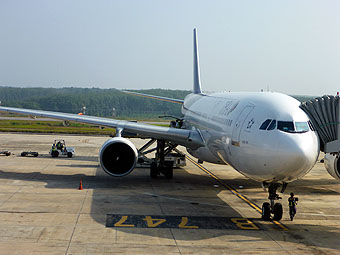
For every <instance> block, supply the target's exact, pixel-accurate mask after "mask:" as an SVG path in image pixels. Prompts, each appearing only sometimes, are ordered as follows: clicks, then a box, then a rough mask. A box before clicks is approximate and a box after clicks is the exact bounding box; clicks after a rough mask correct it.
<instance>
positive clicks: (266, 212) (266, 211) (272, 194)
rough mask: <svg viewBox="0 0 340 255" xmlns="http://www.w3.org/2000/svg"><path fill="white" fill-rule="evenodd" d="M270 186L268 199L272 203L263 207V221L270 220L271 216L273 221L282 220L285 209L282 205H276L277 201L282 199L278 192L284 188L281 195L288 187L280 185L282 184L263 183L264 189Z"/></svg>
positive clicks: (285, 184)
mask: <svg viewBox="0 0 340 255" xmlns="http://www.w3.org/2000/svg"><path fill="white" fill-rule="evenodd" d="M266 186H268V193H269V196H268V199H269V200H270V203H268V202H265V203H263V205H262V219H264V220H270V215H271V214H273V220H281V219H282V214H283V208H282V204H281V203H275V200H279V199H282V198H281V197H280V196H279V195H278V194H276V190H277V189H278V188H279V187H280V186H282V189H281V193H283V192H284V190H285V189H286V187H287V183H284V184H280V183H270V184H268V183H263V187H266Z"/></svg>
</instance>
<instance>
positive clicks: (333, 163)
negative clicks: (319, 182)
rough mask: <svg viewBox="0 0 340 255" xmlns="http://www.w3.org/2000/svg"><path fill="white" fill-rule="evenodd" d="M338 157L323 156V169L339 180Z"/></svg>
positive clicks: (334, 155) (339, 166)
mask: <svg viewBox="0 0 340 255" xmlns="http://www.w3.org/2000/svg"><path fill="white" fill-rule="evenodd" d="M339 158H340V155H339V154H333V153H332V154H331V153H326V154H325V167H326V169H327V171H328V173H329V174H330V175H331V176H333V177H334V178H335V179H337V180H340V160H339Z"/></svg>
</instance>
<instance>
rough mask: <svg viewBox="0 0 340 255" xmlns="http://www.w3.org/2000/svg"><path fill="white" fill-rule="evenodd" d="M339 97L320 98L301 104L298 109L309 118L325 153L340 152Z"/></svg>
mask: <svg viewBox="0 0 340 255" xmlns="http://www.w3.org/2000/svg"><path fill="white" fill-rule="evenodd" d="M339 104H340V100H339V96H322V97H317V98H315V99H313V100H309V101H306V102H303V103H302V104H301V105H300V108H301V109H302V110H304V111H305V112H306V113H307V115H308V116H309V118H310V120H311V122H312V124H313V126H314V128H315V130H316V132H317V133H318V135H319V138H320V149H321V151H323V152H325V153H339V152H340V137H339V134H340V124H339V123H340V117H339V109H340V106H339Z"/></svg>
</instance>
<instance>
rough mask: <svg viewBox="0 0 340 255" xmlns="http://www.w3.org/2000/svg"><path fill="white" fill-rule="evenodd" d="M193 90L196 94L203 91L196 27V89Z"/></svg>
mask: <svg viewBox="0 0 340 255" xmlns="http://www.w3.org/2000/svg"><path fill="white" fill-rule="evenodd" d="M193 92H194V93H195V94H201V93H202V90H201V77H200V64H199V56H198V44H197V30H196V28H194V90H193Z"/></svg>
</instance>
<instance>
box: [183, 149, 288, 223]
mask: <svg viewBox="0 0 340 255" xmlns="http://www.w3.org/2000/svg"><path fill="white" fill-rule="evenodd" d="M185 157H186V158H187V159H188V160H189V161H190V162H191V163H193V164H194V165H195V166H197V167H198V168H199V169H201V170H202V171H203V172H205V173H206V174H208V175H209V176H210V177H212V178H214V179H215V180H216V181H217V182H218V183H219V184H221V185H222V186H223V187H225V188H227V189H228V190H229V191H230V192H231V193H233V194H234V195H235V196H237V197H239V198H240V199H242V200H243V201H244V202H246V203H247V204H248V205H250V206H251V207H252V208H254V209H255V210H256V211H257V212H259V213H260V214H261V215H262V209H261V208H260V207H259V206H258V205H256V204H254V203H252V202H251V201H249V199H247V198H246V197H245V196H243V195H242V194H241V193H239V192H238V191H237V190H236V189H234V188H232V187H230V186H229V185H227V184H225V183H224V182H223V181H222V180H221V179H219V178H218V177H217V176H216V175H215V174H213V173H212V172H210V171H209V170H208V169H206V168H205V167H203V166H202V165H200V164H198V163H196V162H195V160H193V159H192V158H191V157H189V156H188V155H185ZM272 222H273V223H274V224H275V225H277V226H279V227H280V228H281V229H283V230H288V228H287V227H285V226H284V225H283V224H282V223H280V222H278V221H276V220H273V221H272Z"/></svg>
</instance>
